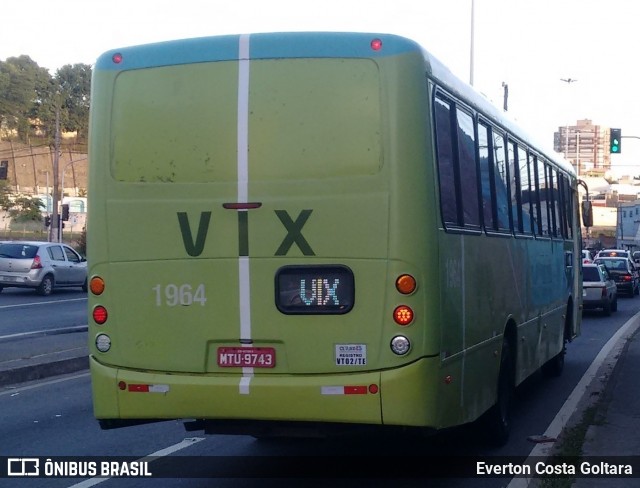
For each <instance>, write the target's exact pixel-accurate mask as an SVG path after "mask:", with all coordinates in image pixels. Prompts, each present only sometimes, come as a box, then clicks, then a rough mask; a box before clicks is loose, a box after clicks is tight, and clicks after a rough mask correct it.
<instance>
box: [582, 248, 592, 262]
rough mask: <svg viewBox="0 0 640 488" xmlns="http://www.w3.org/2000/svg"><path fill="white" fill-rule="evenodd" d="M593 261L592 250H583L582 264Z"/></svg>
mask: <svg viewBox="0 0 640 488" xmlns="http://www.w3.org/2000/svg"><path fill="white" fill-rule="evenodd" d="M591 263H593V256H592V255H591V251H587V250H586V249H583V250H582V264H591Z"/></svg>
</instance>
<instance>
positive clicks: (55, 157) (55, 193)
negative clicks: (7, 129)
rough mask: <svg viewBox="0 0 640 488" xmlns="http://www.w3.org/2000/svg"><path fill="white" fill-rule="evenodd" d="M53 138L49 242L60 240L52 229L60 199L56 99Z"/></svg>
mask: <svg viewBox="0 0 640 488" xmlns="http://www.w3.org/2000/svg"><path fill="white" fill-rule="evenodd" d="M54 137H55V139H54V147H53V151H54V154H53V202H52V208H51V227H49V230H50V236H49V242H60V234H58V235H57V236H56V235H55V231H54V229H57V228H58V226H57V224H56V223H57V222H58V221H59V218H58V200H59V199H60V194H59V193H58V176H59V174H58V168H59V164H60V103H59V101H58V100H56V134H55V136H54Z"/></svg>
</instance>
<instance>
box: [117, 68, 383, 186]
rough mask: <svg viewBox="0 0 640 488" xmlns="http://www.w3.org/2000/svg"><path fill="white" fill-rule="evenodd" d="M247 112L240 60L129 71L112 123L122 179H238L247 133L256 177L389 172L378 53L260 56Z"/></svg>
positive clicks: (120, 86)
mask: <svg viewBox="0 0 640 488" xmlns="http://www.w3.org/2000/svg"><path fill="white" fill-rule="evenodd" d="M238 110H239V109H238V62H237V61H221V62H215V63H201V64H186V65H177V66H167V67H160V68H151V69H143V70H133V71H125V72H123V73H121V74H120V75H119V76H118V78H117V80H116V86H115V93H114V100H113V112H112V121H111V132H112V145H111V147H112V158H111V161H112V163H111V164H112V174H113V176H114V177H115V179H116V180H119V181H127V182H154V183H160V182H214V181H235V180H236V178H237V148H238V134H239V133H240V132H242V131H246V135H247V140H248V145H249V153H248V154H249V175H250V177H251V179H252V180H256V179H257V180H270V179H303V178H325V177H344V176H350V175H367V174H375V173H377V172H378V171H379V170H380V167H381V161H382V151H381V146H382V143H381V120H380V88H379V73H378V68H377V65H376V64H375V63H374V62H373V61H371V60H367V59H333V58H328V59H277V60H255V61H251V62H250V78H249V101H248V116H247V118H246V120H248V124H247V127H242V122H241V123H240V124H239V123H238ZM241 110H242V109H241ZM245 110H247V108H245ZM240 120H243V118H242V117H241V118H240Z"/></svg>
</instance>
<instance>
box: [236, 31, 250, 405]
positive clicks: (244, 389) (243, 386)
mask: <svg viewBox="0 0 640 488" xmlns="http://www.w3.org/2000/svg"><path fill="white" fill-rule="evenodd" d="M238 51H239V52H238V59H239V61H238V146H237V148H238V200H237V201H238V203H246V202H247V201H248V195H249V62H250V61H249V35H241V36H240V41H239V47H238ZM243 211H244V212H246V210H243ZM238 275H239V289H238V292H239V295H240V303H239V305H240V339H241V341H243V344H244V341H246V342H250V341H251V286H250V283H251V281H250V274H249V257H248V256H239V257H238ZM252 377H253V368H242V378H241V379H240V384H239V392H240V394H241V395H248V394H249V384H250V383H251V378H252Z"/></svg>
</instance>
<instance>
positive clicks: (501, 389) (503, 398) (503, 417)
mask: <svg viewBox="0 0 640 488" xmlns="http://www.w3.org/2000/svg"><path fill="white" fill-rule="evenodd" d="M514 390H515V384H514V365H513V353H512V352H511V346H510V345H509V342H507V341H506V340H505V341H504V342H503V343H502V354H501V357H500V372H499V373H498V393H497V397H496V403H495V405H494V406H493V407H491V408H490V409H489V410H488V411H487V413H486V414H485V418H484V426H483V427H484V433H485V437H486V439H487V441H488V443H489V444H491V445H493V446H495V447H500V446H504V445H505V444H506V443H507V441H508V440H509V433H510V431H511V412H512V404H513V395H514Z"/></svg>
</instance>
